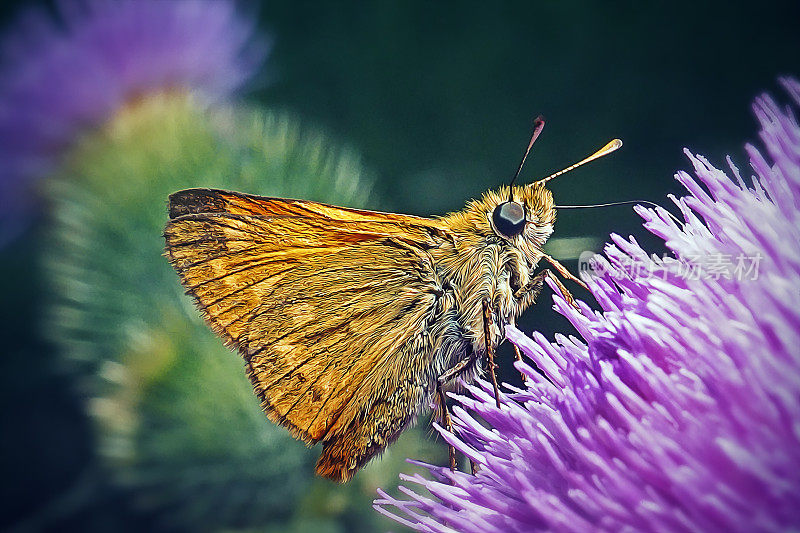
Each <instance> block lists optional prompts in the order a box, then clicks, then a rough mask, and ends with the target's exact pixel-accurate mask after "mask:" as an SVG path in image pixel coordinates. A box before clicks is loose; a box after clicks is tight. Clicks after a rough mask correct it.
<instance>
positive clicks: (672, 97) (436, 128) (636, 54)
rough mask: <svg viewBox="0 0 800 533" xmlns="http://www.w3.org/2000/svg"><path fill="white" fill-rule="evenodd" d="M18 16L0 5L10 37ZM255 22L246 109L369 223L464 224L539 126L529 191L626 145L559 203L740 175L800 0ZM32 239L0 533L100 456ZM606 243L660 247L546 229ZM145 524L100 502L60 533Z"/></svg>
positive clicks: (571, 224)
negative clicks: (440, 217) (353, 157)
mask: <svg viewBox="0 0 800 533" xmlns="http://www.w3.org/2000/svg"><path fill="white" fill-rule="evenodd" d="M22 4H23V3H22V2H12V3H6V4H5V5H4V6H3V7H2V8H0V16H2V20H3V21H4V23H3V25H4V27H6V28H7V27H8V26H9V25H10V24H12V21H13V15H14V13H15V12H17V11H18V8H19V7H20V6H21V5H22ZM251 12H252V14H253V16H257V17H258V18H259V21H260V25H261V27H262V28H263V29H264V30H265V31H267V32H268V33H269V35H270V36H271V37H272V39H273V48H272V54H271V56H270V58H269V60H268V62H267V64H266V67H265V69H264V70H263V72H262V73H261V76H260V78H259V82H260V84H261V85H260V87H261V88H257V89H255V90H253V91H251V92H250V93H248V95H247V98H249V99H251V100H254V101H258V102H260V103H262V104H264V105H268V106H272V107H277V108H283V109H289V110H291V111H293V112H294V113H296V114H297V115H299V116H301V117H302V118H303V119H304V120H305V121H306V122H308V123H309V124H313V125H316V126H321V127H322V128H323V129H325V130H327V132H328V133H330V134H331V135H332V136H333V137H335V138H338V139H340V140H342V141H344V142H345V143H347V144H349V145H350V146H352V147H353V148H355V149H356V150H357V151H359V152H360V153H361V154H362V155H363V157H364V161H365V163H366V166H367V168H368V169H369V170H370V171H371V172H372V173H373V174H374V175H375V176H376V178H377V179H378V183H377V186H376V190H375V196H374V205H373V206H372V207H374V208H377V209H383V210H395V211H398V212H406V213H414V214H420V215H433V214H442V213H444V212H446V211H448V210H453V209H458V208H460V207H461V206H463V204H464V202H465V201H466V200H467V199H469V198H471V197H473V196H475V195H478V194H480V193H481V192H482V191H483V190H485V189H487V188H490V187H495V186H497V185H499V184H501V183H503V182H505V181H506V180H508V179H509V177H510V176H511V174H512V173H513V171H514V169H515V167H516V165H517V162H518V160H519V157H520V155H521V153H522V150H523V148H524V146H525V144H526V143H527V140H528V135H529V133H530V126H531V121H532V118H533V117H534V116H536V115H537V114H543V115H545V117H546V118H547V120H548V123H547V127H546V129H545V132H544V134H543V135H542V137H541V138H540V140H539V141H538V142H537V145H536V147H535V148H534V151H533V154H532V156H531V158H530V159H529V163H528V165H527V168H526V169H525V171H524V173H523V178H522V180H523V181H531V180H533V179H535V178H536V177H541V176H542V175H544V174H548V173H550V172H551V171H554V170H557V169H559V168H561V167H563V166H566V165H568V164H570V163H572V162H574V161H576V160H578V159H580V158H582V157H584V156H585V155H587V154H588V153H590V152H591V151H593V150H594V149H596V148H597V147H599V146H601V145H602V144H604V143H605V142H606V141H607V140H609V139H611V138H613V137H620V138H622V139H623V140H624V141H625V146H624V148H623V149H622V150H621V151H620V152H618V153H617V154H615V155H613V156H612V157H610V158H608V159H606V160H604V161H601V162H597V163H594V164H593V165H591V166H590V167H586V168H584V169H581V170H579V171H576V172H575V173H574V174H571V175H569V176H568V177H564V178H562V179H560V180H558V181H556V182H554V183H553V187H552V188H553V191H554V194H555V195H556V200H557V202H560V203H567V204H578V203H597V202H609V201H616V200H626V199H646V200H652V201H657V202H662V201H663V199H664V196H665V194H666V193H668V192H674V193H679V192H680V189H679V187H678V186H677V184H676V183H674V181H673V179H672V174H673V172H674V171H675V170H676V169H687V168H688V167H689V165H688V163H687V161H686V159H685V158H684V156H683V155H682V153H681V149H682V148H683V147H689V148H690V149H692V150H693V151H695V152H699V153H702V154H705V155H707V156H709V157H710V158H711V160H712V161H713V162H715V163H717V164H719V165H721V164H723V163H724V156H725V155H726V154H730V155H731V156H733V158H734V160H735V161H736V162H737V163H738V165H739V166H740V168H743V169H746V166H747V165H746V159H745V156H744V151H743V149H742V146H743V144H744V142H746V141H756V140H757V129H756V123H755V120H754V119H753V117H752V114H751V111H750V103H751V101H752V99H753V97H754V96H756V95H758V94H759V93H760V92H762V91H763V90H769V91H771V92H772V93H773V94H776V95H778V96H780V97H781V98H783V95H782V94H781V91H780V90H779V89H778V88H777V85H776V82H775V80H776V77H777V76H778V75H783V74H797V73H798V72H800V60H799V59H798V52H800V32H798V30H797V28H798V22H800V3H798V2H771V1H763V2H758V3H753V2H747V3H745V2H717V3H695V2H652V3H651V2H643V3H633V2H631V3H623V2H597V3H588V2H556V1H550V2H530V1H529V2H514V3H491V2H466V3H458V4H456V3H450V2H445V3H436V2H421V1H409V2H372V3H357V2H338V3H330V4H317V3H313V2H292V1H288V0H284V1H274V0H273V1H270V2H268V3H265V4H264V5H262V6H259V7H258V8H257V9H253V10H251ZM198 31H202V29H201V28H198ZM44 216H45V215H44V214H42V215H40V219H41V218H44ZM39 229H40V228H39V226H34V227H33V228H32V229H31V230H30V231H28V232H27V233H26V234H25V235H23V236H22V237H21V238H19V239H18V240H17V241H16V242H14V243H12V244H11V245H10V246H9V247H7V248H6V249H4V250H0V279H2V286H0V293H2V294H3V296H2V298H3V306H2V309H3V311H2V312H3V317H2V321H1V323H2V328H3V334H2V335H3V341H4V343H3V344H4V348H3V352H4V355H3V357H2V363H1V364H2V367H1V369H0V379H1V380H2V382H0V395H1V396H2V405H3V416H2V421H1V422H0V434H1V435H2V439H0V442H2V449H0V465H2V469H3V479H4V483H3V491H4V494H3V497H2V498H0V506H1V507H2V510H0V527H3V526H4V525H9V524H14V523H17V522H18V521H19V520H20V519H22V518H29V517H31V516H34V515H35V514H36V513H38V512H40V511H41V510H42V509H43V508H45V506H47V505H48V502H49V501H50V500H51V498H52V497H53V496H54V495H56V494H58V493H59V492H61V491H62V490H63V489H64V488H66V487H68V486H70V485H71V484H73V483H74V482H75V477H76V476H77V474H78V473H79V472H80V471H81V468H82V466H83V465H84V464H86V463H87V462H88V461H89V459H90V457H91V455H92V454H93V453H94V452H93V451H92V450H93V442H92V435H91V432H90V425H89V423H88V420H87V419H86V417H85V415H84V413H83V411H82V409H81V407H80V404H79V401H78V399H76V398H74V397H73V396H72V395H71V393H70V392H69V388H68V385H67V384H66V383H65V382H64V377H63V374H61V373H60V371H59V369H58V365H57V361H58V354H57V353H53V349H52V347H50V346H48V345H47V344H45V343H44V341H42V340H41V338H42V336H41V334H40V333H41V332H40V331H39V330H38V324H39V320H38V317H39V308H38V303H39V302H40V301H41V297H42V294H41V290H42V289H41V286H40V285H39V283H38V279H39V271H38V265H37V263H36V255H37V253H38V251H37V249H36V246H37V245H38V244H39V241H38V238H39ZM611 231H616V232H618V233H621V234H623V235H627V234H629V233H633V234H635V235H637V237H639V238H640V239H641V240H644V241H645V242H648V243H650V244H651V246H653V247H655V246H656V242H655V241H654V240H648V239H647V238H646V237H645V236H644V234H643V231H642V230H641V227H640V223H639V219H638V217H637V216H636V215H635V214H633V213H632V211H631V209H630V208H627V207H617V208H608V209H596V210H580V211H578V210H573V211H567V212H563V213H562V214H561V215H560V218H559V221H558V224H557V228H556V234H557V235H558V236H562V237H569V236H593V237H596V238H598V239H604V238H606V236H607V235H608V233H609V232H611ZM572 266H573V267H574V265H572ZM543 300H544V302H543V303H541V304H540V305H538V306H536V308H534V309H533V310H531V311H529V312H528V313H527V315H526V317H525V320H524V322H523V323H524V324H525V327H526V328H528V329H530V328H533V327H537V328H539V329H542V330H543V331H545V332H546V333H547V334H548V335H550V336H551V335H552V332H553V331H556V330H563V329H564V328H565V326H564V323H563V321H559V320H558V319H557V318H556V317H554V316H553V313H552V312H551V311H550V310H549V304H548V303H547V302H549V296H546V297H545V298H544V299H543ZM506 357H507V355H506ZM502 361H508V359H503V360H502ZM506 367H508V365H507V364H506ZM148 520H149V519H148V517H147V516H141V515H137V514H135V513H133V511H132V510H130V509H129V508H128V507H127V505H126V502H125V501H124V500H122V499H121V498H118V497H117V495H115V494H114V493H113V492H110V493H109V494H108V495H107V498H106V499H105V500H103V501H98V502H97V505H96V508H94V509H90V510H87V511H86V512H85V513H84V514H82V515H80V516H76V517H75V518H74V519H73V522H71V523H70V524H66V525H65V527H74V528H80V529H92V530H105V529H110V528H115V529H119V528H128V529H136V528H137V527H145V526H147V525H148V524H149V522H148Z"/></svg>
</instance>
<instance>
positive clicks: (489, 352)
mask: <svg viewBox="0 0 800 533" xmlns="http://www.w3.org/2000/svg"><path fill="white" fill-rule="evenodd" d="M491 329H492V308H491V307H489V301H488V300H486V299H484V300H483V342H484V344H485V345H486V358H487V359H488V361H489V363H488V366H489V376H491V378H492V387H494V401H495V403H497V408H498V409H500V389H499V388H498V386H497V374H496V373H495V369H496V368H497V365H496V364H495V363H494V345H493V344H492V334H491Z"/></svg>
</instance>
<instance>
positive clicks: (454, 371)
mask: <svg viewBox="0 0 800 533" xmlns="http://www.w3.org/2000/svg"><path fill="white" fill-rule="evenodd" d="M474 353H475V352H472V351H471V352H470V355H469V356H468V357H465V358H464V359H462V360H461V361H459V362H458V363H456V365H455V366H454V367H452V368H450V369H448V370H446V371H445V372H444V374H442V375H441V376H439V378H438V379H437V380H436V397H437V398H438V400H439V406H440V407H441V409H442V426H443V427H444V428H445V429H446V430H447V431H453V421H452V420H451V419H450V412H449V411H448V409H447V400H446V397H445V395H444V388H443V387H444V384H445V383H447V382H448V381H450V380H451V379H453V378H454V377H456V376H458V375H459V374H460V373H461V372H463V371H464V369H465V368H467V367H468V366H470V365H471V364H472V363H474V362H475V355H474ZM448 451H449V455H450V470H453V471H455V469H456V449H455V448H454V447H453V445H452V444H448Z"/></svg>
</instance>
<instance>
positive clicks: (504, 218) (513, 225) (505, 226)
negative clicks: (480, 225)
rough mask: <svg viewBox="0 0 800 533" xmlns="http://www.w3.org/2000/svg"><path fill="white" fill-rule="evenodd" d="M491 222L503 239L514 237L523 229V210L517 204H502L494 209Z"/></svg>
mask: <svg viewBox="0 0 800 533" xmlns="http://www.w3.org/2000/svg"><path fill="white" fill-rule="evenodd" d="M492 222H493V223H494V227H495V229H496V230H497V232H498V233H499V234H500V235H502V236H503V237H505V238H507V239H510V238H511V237H515V236H517V235H519V234H520V233H522V231H523V230H524V229H525V208H524V207H522V205H521V204H518V203H517V202H503V203H502V204H500V205H498V206H497V207H495V208H494V213H492Z"/></svg>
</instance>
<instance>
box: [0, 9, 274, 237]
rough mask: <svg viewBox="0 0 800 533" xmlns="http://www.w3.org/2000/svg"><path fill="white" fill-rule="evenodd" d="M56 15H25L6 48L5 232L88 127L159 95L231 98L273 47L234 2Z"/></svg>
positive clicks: (1, 162)
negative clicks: (42, 178) (34, 187)
mask: <svg viewBox="0 0 800 533" xmlns="http://www.w3.org/2000/svg"><path fill="white" fill-rule="evenodd" d="M56 11H57V13H56V16H55V17H54V16H52V15H51V14H49V13H48V12H46V11H45V10H44V9H43V8H39V9H30V10H28V11H25V12H24V13H23V14H22V16H20V18H19V20H18V21H17V23H16V24H15V27H14V29H13V31H11V32H9V34H7V35H5V36H4V37H3V41H2V43H0V54H1V55H0V233H4V231H3V230H6V231H7V230H8V229H9V226H8V225H9V224H11V223H14V222H15V218H16V217H18V216H19V215H20V214H21V213H23V212H24V209H23V208H24V207H25V206H26V205H27V204H28V202H30V201H31V199H32V198H31V194H30V193H31V182H32V181H33V180H35V179H36V178H37V177H39V176H41V175H42V174H43V173H44V172H46V170H47V168H48V166H49V165H50V164H52V163H53V160H54V156H55V155H56V154H57V153H58V151H59V150H60V149H62V148H63V147H64V146H65V145H67V144H68V143H69V142H70V141H71V140H73V139H74V138H75V137H76V134H77V133H78V132H79V131H80V130H81V129H82V128H84V127H87V126H93V125H99V124H101V123H102V122H103V121H105V120H106V119H108V118H109V117H110V116H111V115H112V114H113V113H114V111H115V110H117V109H118V108H120V106H122V105H123V104H124V103H125V102H126V101H128V100H130V99H133V98H136V97H138V96H141V95H144V94H147V93H149V92H153V91H159V90H189V91H192V92H193V93H195V94H198V95H199V96H200V97H201V98H202V99H203V100H206V101H208V100H210V101H213V100H217V99H220V98H224V97H227V96H229V95H230V94H231V93H232V92H233V91H235V90H236V89H238V88H240V87H241V86H242V85H243V84H244V83H245V82H246V81H247V80H248V79H249V78H250V77H251V76H252V75H253V74H254V73H255V72H256V70H257V68H258V67H259V66H260V64H261V62H262V61H263V59H264V57H265V53H266V50H267V48H266V45H265V43H264V42H263V41H260V40H259V39H258V38H257V37H256V36H255V35H254V25H253V23H251V22H248V21H247V20H245V19H244V18H242V17H241V16H240V15H239V14H238V13H237V10H236V4H235V3H234V2H233V0H217V1H214V0H182V1H180V2H177V1H175V2H172V1H159V0H84V1H81V0H60V1H57V3H56ZM0 238H1V237H0Z"/></svg>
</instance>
